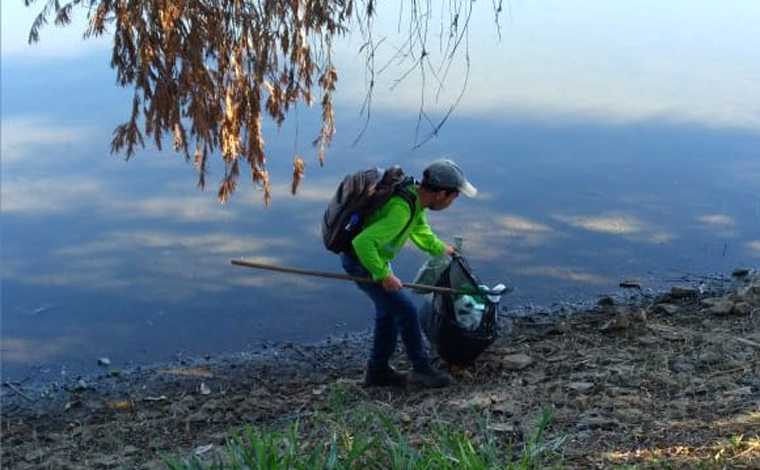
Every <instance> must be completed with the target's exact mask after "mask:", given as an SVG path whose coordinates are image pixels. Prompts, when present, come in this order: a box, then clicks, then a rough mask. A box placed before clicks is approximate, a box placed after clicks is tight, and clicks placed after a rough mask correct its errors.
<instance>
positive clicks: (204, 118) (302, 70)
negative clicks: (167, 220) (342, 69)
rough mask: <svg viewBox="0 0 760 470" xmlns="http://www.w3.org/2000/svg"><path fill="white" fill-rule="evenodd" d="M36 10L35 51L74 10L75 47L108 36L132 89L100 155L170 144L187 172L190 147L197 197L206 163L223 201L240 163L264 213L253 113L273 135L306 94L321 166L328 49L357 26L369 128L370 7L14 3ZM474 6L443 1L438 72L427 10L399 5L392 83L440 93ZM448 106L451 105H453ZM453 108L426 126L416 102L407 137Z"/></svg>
mask: <svg viewBox="0 0 760 470" xmlns="http://www.w3.org/2000/svg"><path fill="white" fill-rule="evenodd" d="M37 1H44V2H46V3H45V6H44V7H43V8H42V11H41V12H40V13H39V15H38V16H37V17H36V19H35V21H34V22H33V24H32V27H31V30H30V32H29V42H30V43H34V42H37V41H39V39H40V36H39V32H40V28H41V27H42V26H43V25H45V24H47V22H48V18H49V17H51V16H52V17H53V18H54V21H55V24H57V25H67V24H69V23H70V22H71V15H72V10H73V9H74V8H77V7H80V8H82V9H84V10H86V11H87V15H88V20H89V23H88V27H87V29H86V31H85V37H98V36H103V35H106V34H108V33H109V32H110V31H112V34H113V39H112V41H113V49H112V56H111V66H112V67H113V68H114V69H115V71H116V81H117V83H118V84H119V85H121V86H123V87H131V88H132V89H133V91H134V95H133V100H132V109H131V114H130V116H129V119H128V120H127V122H125V123H123V124H121V125H118V126H117V127H116V129H115V130H114V135H113V139H112V141H111V151H112V152H124V153H125V155H126V158H127V159H129V158H131V157H132V156H133V155H134V152H135V150H136V148H138V147H144V146H145V139H146V138H148V139H152V141H153V144H154V145H155V146H156V147H157V148H159V149H161V147H162V144H163V143H164V138H165V137H166V138H168V137H169V136H171V139H172V144H173V148H174V149H175V151H178V152H182V153H183V154H184V155H185V159H186V160H187V161H188V162H189V161H191V155H190V153H191V148H192V147H194V148H193V150H192V153H193V156H192V162H193V165H194V167H195V168H196V170H197V172H198V185H199V186H200V187H205V185H206V176H207V174H208V168H209V165H208V156H209V154H214V153H215V152H219V154H220V155H221V158H222V161H223V162H224V176H223V178H222V181H221V183H220V187H219V199H220V200H221V201H223V202H224V201H226V200H227V199H228V198H229V197H230V195H231V194H232V193H233V192H234V191H235V188H236V187H237V180H238V177H239V175H240V171H241V168H240V165H241V162H242V163H243V165H247V166H248V167H250V169H251V180H252V182H253V184H254V186H256V187H259V188H261V189H262V190H263V195H264V201H265V202H266V204H267V205H268V204H269V201H270V199H271V190H270V182H269V174H268V172H267V170H266V151H265V142H264V137H263V135H262V113H266V114H267V115H268V116H269V117H270V118H271V119H273V120H274V122H276V123H277V125H278V126H279V125H281V124H282V123H283V121H284V120H285V117H286V115H287V113H288V110H289V109H290V106H291V105H293V104H295V103H297V102H299V101H303V102H304V103H305V104H306V105H308V106H311V105H312V103H313V102H314V101H315V97H314V94H315V93H318V94H320V95H321V99H320V100H319V103H320V106H321V111H322V126H321V129H320V130H319V132H318V134H317V136H316V138H315V139H314V142H313V144H314V146H316V147H317V153H318V157H319V164H320V165H322V164H323V163H324V157H325V151H326V149H327V148H328V147H329V146H330V145H331V144H332V139H333V135H334V134H335V116H334V110H333V92H334V91H335V87H336V83H337V82H338V71H337V69H336V67H335V66H334V64H333V60H332V45H333V41H334V39H335V38H336V37H338V36H343V35H345V34H346V33H347V32H348V31H349V26H350V25H351V24H356V25H358V27H359V28H358V29H359V31H360V33H361V35H362V37H363V39H364V41H365V42H364V43H363V44H362V45H361V47H360V48H359V52H360V54H364V55H365V56H366V67H367V71H368V76H369V77H371V80H370V81H369V82H368V84H367V99H366V102H365V106H363V107H362V110H363V112H365V113H366V116H367V120H368V119H369V115H370V112H369V103H370V102H371V94H372V90H373V89H374V84H375V82H374V80H375V79H374V77H375V65H374V57H375V56H374V54H375V42H374V38H373V35H372V19H373V17H374V15H375V9H376V1H375V0H356V1H357V2H358V3H359V4H360V6H361V7H360V8H355V5H354V0H71V1H69V2H68V3H66V4H63V5H62V4H61V3H60V0H24V4H25V5H26V6H29V5H31V4H33V3H36V2H37ZM474 3H475V0H452V1H450V2H448V4H447V9H448V15H449V17H448V20H447V21H442V22H441V31H440V40H439V43H440V44H441V47H440V51H439V52H440V57H441V61H440V64H438V65H436V66H434V65H433V64H432V63H431V61H430V55H431V54H430V52H429V51H430V50H431V48H430V47H428V43H427V41H428V32H427V31H428V28H427V22H428V21H430V18H431V17H432V13H433V10H434V9H436V5H435V4H436V2H433V1H432V0H423V1H412V2H409V3H408V4H406V3H402V5H401V7H400V8H401V9H402V10H403V9H404V8H408V12H407V15H408V22H409V28H408V39H407V41H406V42H405V43H404V45H403V46H402V47H400V48H398V49H397V53H396V55H395V57H394V58H393V59H392V61H398V62H399V63H402V62H406V61H408V62H410V63H411V64H412V67H411V68H410V69H409V70H408V71H407V72H405V73H404V74H403V76H402V77H401V78H399V79H398V80H397V81H396V84H398V83H400V82H401V81H402V80H403V79H404V77H406V76H407V75H408V74H409V72H410V71H411V70H419V72H420V75H421V77H422V78H423V87H424V86H425V76H426V73H430V74H431V75H432V76H434V77H436V80H437V82H438V83H439V85H438V87H439V91H440V90H441V89H442V88H443V82H444V78H445V76H446V75H447V74H448V70H449V66H450V64H451V61H452V60H453V57H454V55H455V53H456V51H457V50H458V48H459V45H460V44H461V43H462V42H463V38H465V33H466V31H467V25H468V23H469V19H470V15H471V13H472V5H473V4H474ZM493 5H494V10H495V12H496V15H497V19H498V13H499V12H500V11H501V1H499V2H498V7H497V4H496V3H495V2H494V4H493ZM399 21H400V20H399ZM400 26H401V25H400V24H399V30H400V29H401V28H400ZM464 42H466V41H464ZM468 60H469V59H468ZM394 86H395V85H394ZM459 99H461V94H460V96H459V98H458V99H457V103H458V101H459ZM455 106H456V103H455V104H454V106H452V107H451V108H450V110H449V111H448V112H447V113H446V115H445V116H444V117H443V118H442V119H440V120H439V122H438V123H435V122H433V121H432V120H431V119H430V118H429V116H428V115H427V113H425V112H424V101H423V102H421V106H420V113H419V118H418V126H417V127H418V128H419V125H420V123H421V122H423V121H425V122H429V123H430V126H431V132H430V136H433V135H436V134H437V132H438V130H439V129H440V127H441V126H442V125H443V123H445V122H446V118H447V117H448V115H449V114H450V113H451V110H453V109H454V107H455ZM423 118H424V119H423ZM365 127H366V124H365ZM362 133H363V130H362ZM360 135H361V134H360ZM428 138H430V137H428ZM303 174H304V163H303V160H301V159H300V158H298V157H296V159H295V161H294V171H293V187H292V189H293V191H295V190H296V189H297V188H298V185H299V184H300V181H301V178H302V177H303Z"/></svg>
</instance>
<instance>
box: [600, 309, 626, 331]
mask: <svg viewBox="0 0 760 470" xmlns="http://www.w3.org/2000/svg"><path fill="white" fill-rule="evenodd" d="M630 326H631V314H630V313H629V312H627V311H624V312H620V313H618V314H617V315H615V318H613V319H612V320H610V321H608V322H607V323H605V324H604V325H602V327H601V328H600V330H601V331H616V330H624V329H626V328H628V327H630Z"/></svg>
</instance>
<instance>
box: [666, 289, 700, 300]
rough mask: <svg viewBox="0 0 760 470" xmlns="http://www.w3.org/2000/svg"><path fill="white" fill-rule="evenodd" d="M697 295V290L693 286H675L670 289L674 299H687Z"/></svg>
mask: <svg viewBox="0 0 760 470" xmlns="http://www.w3.org/2000/svg"><path fill="white" fill-rule="evenodd" d="M695 295H697V290H696V289H695V288H693V287H684V286H673V287H672V288H671V289H670V296H671V297H673V298H674V299H685V298H688V297H694V296H695Z"/></svg>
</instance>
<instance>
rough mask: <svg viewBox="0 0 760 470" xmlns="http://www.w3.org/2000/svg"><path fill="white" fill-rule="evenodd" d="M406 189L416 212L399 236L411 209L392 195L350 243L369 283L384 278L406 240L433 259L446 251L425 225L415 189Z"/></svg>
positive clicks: (400, 198) (411, 187)
mask: <svg viewBox="0 0 760 470" xmlns="http://www.w3.org/2000/svg"><path fill="white" fill-rule="evenodd" d="M409 189H410V191H411V192H412V194H413V195H414V204H415V206H416V208H417V209H416V210H415V212H414V220H413V221H412V223H411V224H409V227H408V228H407V229H406V230H404V232H403V233H401V231H402V230H403V229H404V227H405V226H406V223H407V222H408V221H409V218H410V217H411V215H412V212H411V208H410V207H409V203H407V202H406V201H405V200H404V199H403V198H402V197H401V196H393V197H391V198H390V200H388V202H386V203H385V204H384V205H383V206H381V207H380V208H379V209H378V210H377V211H376V212H375V213H374V214H372V215H370V216H369V217H368V218H367V222H366V223H365V226H364V230H362V231H361V232H360V233H359V235H357V236H356V237H355V238H354V239H353V241H352V242H351V244H352V245H353V247H354V251H356V256H357V257H358V258H359V261H360V262H361V263H362V266H364V267H365V268H366V269H367V271H369V273H370V275H371V276H372V279H373V280H378V279H385V278H386V277H388V275H389V274H390V273H391V267H390V262H391V261H392V260H393V258H395V257H396V254H398V252H399V251H400V250H401V248H402V247H403V246H404V244H405V243H406V241H407V240H408V239H410V238H411V239H412V241H413V242H414V244H415V245H417V246H418V247H419V248H420V249H421V250H422V251H426V252H427V253H430V254H431V255H433V256H441V255H442V254H443V252H444V250H445V249H446V244H445V243H444V242H443V241H441V239H439V238H438V237H437V236H436V235H435V233H433V230H432V229H431V228H430V225H428V223H427V218H426V217H425V211H424V210H423V209H422V207H420V196H419V194H418V193H417V187H416V186H414V185H409Z"/></svg>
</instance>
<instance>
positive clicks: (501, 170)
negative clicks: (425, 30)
mask: <svg viewBox="0 0 760 470" xmlns="http://www.w3.org/2000/svg"><path fill="white" fill-rule="evenodd" d="M593 3H594V6H593V8H598V9H601V11H602V12H605V13H606V14H607V16H603V17H604V20H603V21H601V22H599V23H596V26H597V27H598V28H601V29H602V30H604V34H603V36H605V37H607V38H608V39H609V38H612V39H610V40H607V39H605V40H600V37H599V35H600V34H601V32H600V30H599V29H596V30H595V29H594V28H590V29H588V28H585V26H587V25H588V24H589V22H590V21H595V20H594V19H595V18H600V17H599V15H598V14H597V13H598V12H597V13H590V11H591V10H590V9H591V6H590V3H589V2H581V3H579V4H577V5H576V4H574V6H573V8H571V9H568V8H566V7H563V5H564V4H563V3H561V2H541V3H540V5H539V4H537V5H538V6H534V5H533V4H528V3H524V4H520V5H515V8H514V10H513V14H514V15H515V22H514V23H512V24H511V25H510V29H505V36H504V41H503V43H502V44H501V45H500V46H497V45H496V44H495V43H494V44H491V45H486V44H484V43H482V42H479V41H482V40H483V39H482V36H478V37H476V38H474V39H473V47H472V48H471V52H472V54H473V57H472V61H471V64H472V66H473V69H472V70H471V78H472V81H471V83H470V85H469V90H468V94H467V96H466V98H465V100H463V102H462V107H461V108H460V109H459V110H458V111H457V112H456V113H455V114H454V115H453V116H452V118H451V119H450V121H449V123H448V124H447V126H446V127H445V128H444V129H443V132H442V134H441V135H440V136H439V137H438V138H437V139H434V140H432V141H431V142H429V144H427V145H426V146H424V147H422V148H420V149H418V150H416V151H412V150H411V146H412V142H413V141H414V134H415V129H414V127H415V122H414V116H415V115H416V112H417V110H418V108H417V106H418V105H419V100H418V98H419V96H418V94H417V92H418V88H416V86H415V84H414V83H413V82H409V83H408V84H407V85H406V86H404V87H401V88H397V90H396V92H394V93H389V92H388V91H387V90H381V89H378V95H377V97H376V100H375V106H376V108H375V110H374V113H373V117H372V121H371V123H370V127H369V129H368V130H367V133H366V134H365V135H364V138H363V139H362V140H361V141H360V143H359V144H358V146H357V147H351V146H350V144H351V142H353V140H354V137H355V136H356V135H357V134H358V133H359V131H360V129H361V126H362V125H363V122H361V119H359V118H357V109H356V108H357V106H356V103H358V102H361V99H362V98H363V94H362V93H363V90H362V89H359V88H355V85H356V84H357V83H360V82H361V80H359V79H355V78H356V77H361V76H363V75H362V73H361V71H356V73H352V72H351V67H352V64H353V63H356V62H357V61H356V60H355V57H354V55H353V54H352V55H351V56H350V61H349V64H348V65H347V66H346V67H345V68H344V69H342V70H345V74H344V77H345V78H346V79H347V80H346V81H343V82H341V83H343V84H344V87H343V88H341V89H340V90H339V91H338V94H337V95H336V96H337V98H338V100H339V101H341V102H343V103H346V105H345V106H344V107H342V108H341V109H338V110H336V114H337V117H338V122H337V128H338V132H339V135H338V136H336V141H335V147H334V148H333V149H332V151H331V152H330V154H329V156H328V161H327V166H326V167H324V168H319V167H318V165H317V164H316V158H315V156H314V152H313V150H312V149H311V147H310V145H309V144H310V141H311V136H310V135H307V134H309V132H311V130H313V129H317V128H318V126H317V125H316V122H317V121H318V113H309V112H308V111H301V113H300V115H299V123H298V125H296V124H294V123H293V122H290V121H288V122H286V124H285V126H284V127H283V128H282V129H280V130H278V129H276V128H275V127H274V126H273V125H271V123H267V124H266V125H267V126H268V127H267V128H266V130H265V136H266V138H267V139H268V140H267V144H266V145H267V150H268V152H269V155H270V160H269V165H270V170H271V173H272V175H273V176H272V178H273V179H272V188H273V201H272V206H271V209H270V210H265V209H264V207H263V203H262V198H261V193H260V191H259V190H257V189H255V188H251V187H250V186H249V185H247V184H246V183H245V182H244V181H243V179H241V188H240V190H239V193H238V194H237V195H236V196H235V197H234V198H233V199H232V200H231V201H230V202H229V203H228V204H227V205H224V206H221V205H219V203H218V202H217V200H216V184H217V183H218V182H219V180H221V178H222V171H223V169H222V168H221V167H220V166H219V165H218V163H217V162H216V161H215V162H212V167H211V173H210V175H209V178H208V184H209V190H206V191H200V190H198V189H196V188H195V172H194V170H193V168H192V167H191V165H189V164H185V162H183V161H182V159H181V158H180V157H178V156H176V155H174V154H171V153H162V152H158V151H155V150H153V149H147V150H145V151H142V152H140V153H138V154H137V155H136V156H135V157H134V159H133V160H132V161H130V162H129V163H125V162H124V161H123V159H122V157H121V156H109V146H108V145H109V136H110V135H111V132H112V130H113V127H114V126H115V125H116V124H118V123H120V122H121V121H122V120H123V119H124V117H125V113H126V111H127V107H126V106H125V103H127V102H128V100H129V98H130V97H129V93H128V92H126V91H124V90H120V89H118V88H115V87H114V85H113V74H112V72H111V71H110V70H109V69H108V68H107V67H105V65H104V64H106V63H107V62H108V58H107V55H108V54H107V53H105V52H103V51H100V52H99V53H98V54H99V55H97V57H95V56H82V57H79V58H68V59H66V60H59V59H57V58H56V57H55V56H44V57H43V56H36V57H31V58H30V60H24V56H23V55H24V54H23V53H20V52H18V50H15V51H16V52H14V53H12V54H10V55H7V54H6V53H5V51H6V49H5V48H6V47H7V46H8V44H9V43H8V42H7V41H4V43H3V47H4V49H3V50H4V54H3V68H2V74H3V80H2V83H3V100H2V107H3V108H2V111H3V112H2V160H3V161H2V164H3V172H2V212H3V221H2V222H3V223H2V231H3V233H2V235H3V250H2V271H1V275H2V288H3V295H2V316H3V331H2V360H3V374H4V375H6V376H13V377H15V378H18V377H19V376H22V375H25V374H32V375H34V374H40V373H41V372H40V370H51V371H54V372H51V373H58V371H59V370H60V368H61V366H63V365H65V366H66V367H67V369H68V370H70V371H72V372H73V371H76V370H81V369H88V368H92V367H94V364H95V359H96V358H97V357H100V356H109V357H110V358H111V359H112V360H113V362H114V364H115V365H117V366H121V365H124V364H127V363H130V362H132V363H135V362H136V363H141V362H147V361H154V360H161V359H165V358H168V357H171V356H174V355H177V354H188V353H190V354H195V355H197V354H203V353H207V352H208V353H215V352H222V351H227V352H230V351H240V350H244V349H246V348H249V347H252V346H254V345H256V344H258V343H260V342H262V341H279V340H289V341H316V340H321V339H324V338H325V337H326V336H327V335H329V334H340V333H344V332H347V331H353V330H357V329H360V328H366V327H368V326H370V324H371V315H370V309H371V305H370V304H369V303H368V301H367V299H365V298H364V297H363V296H362V294H361V293H360V292H358V290H357V289H355V288H353V286H351V285H349V284H344V283H341V282H339V281H332V280H321V279H313V278H304V277H298V276H293V275H287V274H276V273H269V272H259V271H254V270H251V269H246V268H240V267H233V266H231V265H230V263H229V260H230V258H237V257H244V258H249V259H253V260H256V261H260V262H265V263H272V264H279V265H285V266H294V267H302V268H310V269H315V270H323V271H339V269H340V268H339V263H338V260H337V258H336V257H335V256H333V255H331V254H330V253H328V252H326V251H325V250H324V249H323V248H322V245H321V241H320V218H321V214H322V210H323V208H324V206H325V204H326V202H327V200H328V199H329V197H330V196H331V195H332V192H333V190H334V188H335V187H336V185H337V183H338V182H339V181H340V178H341V177H342V176H343V175H344V174H345V173H347V172H349V171H354V170H356V169H359V168H365V167H370V166H388V165H392V164H396V163H401V164H403V166H404V167H405V168H406V169H407V170H408V171H409V172H411V173H413V174H417V175H419V173H420V171H421V170H422V168H424V166H425V165H426V164H427V163H428V162H429V161H430V160H432V159H434V158H439V157H442V156H446V157H449V158H453V159H455V160H458V161H459V162H460V163H461V164H462V166H463V167H464V168H465V170H466V172H467V174H468V177H469V178H470V179H471V180H472V181H473V182H474V183H475V184H476V185H477V186H478V187H479V188H480V189H481V191H482V194H481V196H480V197H479V198H478V199H476V200H472V201H470V200H460V201H458V202H457V203H456V204H455V205H454V206H453V207H452V208H451V209H450V210H447V211H445V212H444V213H440V214H438V213H436V214H432V213H431V214H430V221H431V224H432V225H433V226H434V228H436V231H437V232H438V233H439V234H440V235H441V236H442V237H443V238H444V239H447V240H451V239H453V237H455V236H463V237H464V249H465V253H466V254H467V255H468V257H469V258H470V260H471V262H472V264H473V266H474V267H475V269H476V271H477V273H478V274H479V275H480V277H481V278H482V279H483V280H484V281H485V282H487V283H490V284H496V283H498V282H502V281H507V280H509V281H511V282H512V283H513V284H515V285H516V286H517V287H518V290H517V291H516V292H515V293H514V294H513V295H511V296H509V297H508V298H506V299H505V304H506V305H507V306H508V307H514V306H517V305H522V304H524V303H528V302H531V303H535V304H549V303H551V302H553V301H557V300H560V299H565V298H568V297H571V298H593V296H595V295H597V294H599V293H607V292H610V291H612V290H615V289H616V288H617V283H618V282H619V281H620V280H621V279H624V278H625V279H627V278H635V279H639V280H640V281H642V282H643V283H644V284H645V285H646V286H657V285H659V284H660V283H662V282H664V281H665V280H668V279H672V278H674V277H679V276H681V275H682V274H683V273H695V274H698V273H702V274H704V273H709V272H711V271H714V270H720V271H727V270H730V269H732V268H734V267H735V266H737V265H753V264H754V265H757V264H758V263H760V224H758V222H757V221H758V220H760V199H759V198H758V194H760V160H758V158H757V149H758V148H760V134H759V133H758V132H757V124H758V117H759V115H758V114H757V109H758V108H759V106H758V101H757V100H758V99H760V92H755V91H757V87H758V85H757V84H758V83H760V81H758V80H756V78H757V77H760V69H758V64H759V63H758V62H756V61H755V62H752V63H751V64H750V63H748V62H747V61H746V56H747V54H750V53H751V52H753V51H755V50H756V49H757V47H756V46H757V38H756V34H755V30H754V29H751V35H750V34H748V31H749V29H748V28H754V25H750V24H749V23H747V24H744V23H742V22H740V21H738V18H741V17H744V18H746V17H751V15H749V14H744V15H739V13H741V11H740V10H741V8H740V7H739V6H738V3H732V4H731V6H730V7H727V6H724V5H721V12H722V16H721V17H720V18H719V19H718V20H716V21H717V23H716V24H720V25H723V26H725V27H721V28H719V29H718V30H716V31H715V32H714V34H713V36H711V38H712V39H710V40H708V37H707V36H705V34H706V33H705V31H703V30H700V31H699V32H698V33H697V34H699V35H700V37H702V38H703V42H702V44H716V41H722V42H719V43H718V44H722V46H721V47H719V48H718V47H716V48H711V49H710V50H709V51H705V50H704V48H703V47H702V46H700V48H699V50H698V51H696V52H698V54H697V53H695V49H694V47H695V46H694V44H695V43H694V41H693V37H695V36H694V35H693V34H685V31H688V30H689V28H693V27H695V25H698V24H699V21H695V22H690V21H681V20H682V17H680V16H678V13H679V12H673V11H670V10H668V12H665V11H664V10H662V9H660V8H649V9H647V8H638V9H637V12H638V13H637V14H639V15H641V17H640V19H641V21H640V22H636V21H632V20H631V18H629V17H628V16H626V15H620V14H617V13H615V12H618V9H619V8H622V7H621V6H615V5H611V4H610V5H600V4H599V2H593ZM9 4H10V2H4V3H3V11H4V12H5V11H6V8H8V5H9ZM742 8H749V7H746V6H745V7H742ZM754 8H757V7H754ZM687 10H688V11H682V12H680V13H681V14H688V15H689V18H692V19H694V18H697V17H699V15H700V12H702V13H704V12H705V11H709V12H711V13H713V12H715V6H714V4H713V3H710V2H704V3H698V4H693V3H691V4H689V6H688V8H687ZM666 13H667V14H666ZM644 18H646V21H645V20H644ZM676 18H678V19H679V21H678V22H676V21H674V20H675V19H676ZM548 19H551V21H548ZM3 21H4V23H3V26H4V27H3V34H4V36H3V38H4V39H5V38H6V36H5V34H6V32H7V31H8V29H7V28H5V26H6V25H7V15H3ZM480 21H482V23H479V24H480V25H481V26H482V27H483V30H487V31H491V30H490V25H491V21H492V20H491V18H490V16H489V18H487V19H481V20H480ZM486 21H487V23H486ZM634 23H635V24H634ZM737 23H740V24H737ZM559 24H561V25H562V28H559V27H558V25H559ZM641 24H649V25H660V27H652V26H650V29H648V30H647V31H648V33H647V34H640V32H641V31H640V30H639V28H640V25H641ZM483 25H485V26H483ZM531 28H536V29H531ZM631 28H634V31H631ZM617 30H620V31H623V32H626V31H627V33H626V34H616V31H617ZM51 31H52V30H51ZM594 31H596V32H594ZM664 31H669V32H670V33H672V34H673V35H675V36H676V37H675V38H671V40H670V41H669V40H668V38H666V37H665V34H664V33H663V32H664ZM724 31H732V32H733V33H734V34H733V35H726V34H724ZM568 32H570V33H571V35H570V36H569V37H572V38H575V39H577V41H572V40H568V37H567V36H565V35H566V34H570V33H568ZM536 38H541V41H538V40H536ZM589 38H591V39H589ZM592 39H593V40H592ZM552 41H554V42H552ZM753 41H754V42H753ZM54 42H55V41H47V43H46V42H45V40H44V39H43V43H46V44H51V43H54ZM558 44H559V45H558ZM674 45H675V46H678V47H674ZM560 46H562V47H560ZM663 46H669V47H663ZM10 50H12V51H13V50H14V49H10ZM658 50H662V51H665V53H663V54H660V53H658ZM489 51H491V52H493V51H497V52H498V53H494V54H491V53H489ZM684 52H688V54H684ZM486 55H487V56H486ZM750 55H751V54H750ZM345 57H349V56H345ZM581 59H582V60H581ZM346 60H348V59H346ZM685 62H688V63H687V64H684V63H685ZM674 64H675V65H674ZM677 64H680V65H677ZM708 65H712V66H709V67H708ZM655 72H656V73H655ZM660 72H665V74H664V75H663V74H662V73H660ZM452 74H454V75H455V74H456V71H452ZM668 77H669V78H668ZM685 77H687V78H688V79H686V78H685ZM718 78H719V79H720V80H717V79H718ZM452 90H454V93H456V92H458V89H457V88H456V86H452ZM447 91H449V90H447ZM407 92H410V93H413V96H409V97H405V96H404V93H407ZM449 104H450V101H446V99H442V100H441V101H440V102H439V104H438V106H439V107H443V108H445V107H447V106H448V105H449ZM431 105H432V103H431ZM432 106H433V107H435V106H436V105H432ZM393 110H396V111H393ZM674 123H681V124H674ZM737 129H738V130H737ZM346 136H347V137H346ZM294 153H299V154H302V156H303V157H304V158H305V159H306V163H307V169H306V180H305V181H304V183H303V185H302V187H301V189H300V191H299V194H298V196H296V197H293V196H291V195H290V174H291V171H292V168H291V161H292V156H293V154H294ZM423 260H424V256H423V255H422V254H420V253H419V252H417V251H415V250H413V249H408V250H406V251H405V253H404V254H403V255H402V256H401V257H400V258H399V260H398V262H397V263H396V265H395V270H396V272H397V273H398V274H400V276H401V277H402V278H404V279H408V280H411V279H412V278H413V277H414V275H415V273H416V271H417V269H418V267H419V265H420V264H421V262H422V261H423Z"/></svg>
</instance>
